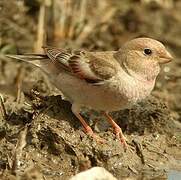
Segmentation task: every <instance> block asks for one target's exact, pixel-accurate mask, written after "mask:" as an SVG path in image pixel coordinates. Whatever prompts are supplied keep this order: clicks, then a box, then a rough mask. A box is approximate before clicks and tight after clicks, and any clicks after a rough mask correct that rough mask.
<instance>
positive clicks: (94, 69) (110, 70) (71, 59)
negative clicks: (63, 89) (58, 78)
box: [43, 47, 119, 83]
mask: <svg viewBox="0 0 181 180" xmlns="http://www.w3.org/2000/svg"><path fill="white" fill-rule="evenodd" d="M43 48H44V51H45V53H46V55H47V56H48V57H49V58H50V59H51V60H52V62H53V63H55V64H56V66H60V67H63V68H64V69H65V70H66V71H68V72H69V73H71V74H72V75H74V76H76V77H78V78H80V79H84V80H85V81H87V82H88V83H101V82H104V81H105V80H108V79H110V78H112V77H113V76H115V74H116V73H117V71H118V66H119V63H118V62H117V61H116V59H114V57H113V54H114V52H111V51H110V52H96V53H93V52H87V51H71V50H61V49H57V48H53V47H43Z"/></svg>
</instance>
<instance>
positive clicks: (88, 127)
mask: <svg viewBox="0 0 181 180" xmlns="http://www.w3.org/2000/svg"><path fill="white" fill-rule="evenodd" d="M84 131H85V133H86V134H87V135H89V136H91V137H92V138H93V139H94V140H96V141H97V142H98V143H101V144H103V143H105V140H104V139H102V138H101V137H99V136H98V135H96V134H95V133H94V132H93V130H92V128H91V127H90V126H87V127H86V128H84Z"/></svg>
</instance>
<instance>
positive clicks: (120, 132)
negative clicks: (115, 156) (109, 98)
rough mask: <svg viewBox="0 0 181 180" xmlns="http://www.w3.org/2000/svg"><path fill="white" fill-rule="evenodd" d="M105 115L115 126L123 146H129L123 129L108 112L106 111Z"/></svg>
mask: <svg viewBox="0 0 181 180" xmlns="http://www.w3.org/2000/svg"><path fill="white" fill-rule="evenodd" d="M104 115H105V116H106V118H107V120H108V121H109V123H110V124H111V125H112V127H113V128H114V132H115V134H116V137H117V139H119V140H120V142H121V144H123V146H124V147H125V148H127V143H126V138H125V137H124V135H123V132H122V129H121V128H120V127H119V126H118V125H117V124H116V123H115V122H114V120H113V119H112V117H111V116H110V115H109V114H108V113H106V112H104Z"/></svg>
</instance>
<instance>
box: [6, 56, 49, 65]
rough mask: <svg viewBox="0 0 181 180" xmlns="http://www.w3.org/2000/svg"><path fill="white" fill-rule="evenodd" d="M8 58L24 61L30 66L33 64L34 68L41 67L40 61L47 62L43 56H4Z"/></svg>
mask: <svg viewBox="0 0 181 180" xmlns="http://www.w3.org/2000/svg"><path fill="white" fill-rule="evenodd" d="M6 56H7V57H9V58H13V59H17V60H21V61H25V62H28V63H31V64H34V65H35V66H38V67H41V66H42V63H41V61H42V60H47V59H48V57H47V55H43V54H24V55H6Z"/></svg>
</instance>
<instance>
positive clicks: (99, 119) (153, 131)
mask: <svg viewBox="0 0 181 180" xmlns="http://www.w3.org/2000/svg"><path fill="white" fill-rule="evenodd" d="M25 2H26V3H25V4H24V3H23V1H13V0H10V1H8V2H7V1H4V0H2V1H1V2H0V9H1V14H0V23H1V24H0V93H1V95H2V100H1V106H0V107H1V113H0V179H4V180H6V179H9V180H11V179H22V180H24V179H33V178H34V179H47V180H48V179H54V180H58V179H68V178H69V177H71V176H72V175H74V174H76V173H78V172H80V171H83V170H86V169H88V168H90V167H93V166H102V167H105V168H106V169H107V170H108V171H110V172H111V173H112V174H113V175H114V176H115V177H117V178H118V179H128V178H130V179H131V178H132V179H144V180H145V179H167V176H168V174H169V172H171V171H173V170H176V171H181V51H180V49H181V14H180V11H181V2H180V1H172V0H170V1H169V0H168V1H163V2H164V3H163V2H162V0H160V1H146V0H145V1H139V0H137V1H136V0H132V1H121V2H120V1H115V4H114V3H111V2H110V6H111V7H114V8H115V11H114V14H113V16H111V18H110V19H109V20H107V21H106V22H104V23H103V24H99V25H98V26H96V28H94V29H93V30H92V32H91V33H90V34H89V36H87V38H86V39H85V40H84V41H83V43H81V44H79V47H78V48H84V49H91V50H97V51H98V50H116V49H118V48H119V47H120V46H121V44H122V43H124V42H125V41H127V40H129V39H132V38H134V37H138V36H148V37H153V38H155V39H158V40H160V41H162V42H163V43H164V44H165V45H166V46H167V47H168V48H169V49H170V52H171V53H172V54H173V56H174V57H175V59H174V61H173V62H172V63H170V64H168V65H166V66H164V67H163V68H162V72H161V73H160V75H159V78H158V80H157V83H156V86H155V89H154V91H153V92H152V95H150V97H149V98H148V99H146V100H145V101H143V102H141V103H139V104H137V105H135V106H134V107H132V108H131V109H125V110H123V111H120V112H113V113H112V116H113V117H114V119H115V120H116V122H117V123H118V124H119V125H120V126H121V127H122V129H123V132H124V134H125V136H126V138H127V140H128V144H129V148H128V150H127V151H126V152H125V151H124V149H123V147H122V146H121V145H120V143H119V142H118V141H117V140H116V138H115V135H114V134H113V131H112V129H111V128H110V126H109V125H108V124H107V122H106V121H105V119H104V117H103V116H101V115H100V113H99V112H95V111H92V110H88V109H84V110H83V112H82V114H83V116H84V117H85V118H86V120H87V121H88V122H89V124H90V125H91V127H92V128H93V129H94V131H95V132H96V133H97V134H98V135H99V136H100V137H102V138H104V139H105V143H104V144H100V143H97V142H95V141H94V140H93V139H91V138H90V137H88V136H87V135H86V134H85V133H84V132H83V130H82V127H81V124H80V123H79V121H78V120H77V119H76V118H75V117H74V115H73V114H72V113H71V109H70V107H71V105H70V103H69V102H67V101H64V100H63V99H62V97H61V95H60V94H61V93H60V92H59V91H58V90H57V89H56V88H55V87H54V86H53V85H51V84H50V82H49V81H48V79H47V77H46V76H45V75H44V74H43V73H42V72H41V70H39V69H37V68H34V67H33V66H31V65H29V64H25V63H22V62H18V61H15V60H10V59H8V58H7V57H5V56H4V54H16V53H23V52H32V51H33V49H34V42H35V41H36V29H37V19H38V17H37V16H38V12H39V4H38V2H37V1H35V0H34V1H32V3H27V2H28V1H25ZM107 2H108V4H109V1H107ZM116 2H117V4H116ZM12 7H13V8H12ZM49 28H51V27H49ZM75 41H77V40H75ZM48 43H49V45H56V46H61V47H64V48H69V47H76V45H77V42H74V40H69V41H67V42H66V43H65V42H63V43H62V42H57V41H53V40H52V41H51V39H49V40H48ZM77 46H78V45H77ZM3 107H4V110H3ZM5 112H6V113H5Z"/></svg>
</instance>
